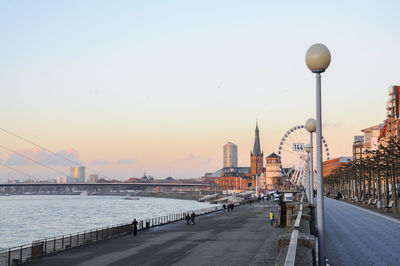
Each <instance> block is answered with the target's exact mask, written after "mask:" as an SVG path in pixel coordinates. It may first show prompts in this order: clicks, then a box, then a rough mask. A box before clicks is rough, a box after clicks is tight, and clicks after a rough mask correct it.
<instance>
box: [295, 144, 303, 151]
mask: <svg viewBox="0 0 400 266" xmlns="http://www.w3.org/2000/svg"><path fill="white" fill-rule="evenodd" d="M293 151H297V152H303V151H304V143H293Z"/></svg>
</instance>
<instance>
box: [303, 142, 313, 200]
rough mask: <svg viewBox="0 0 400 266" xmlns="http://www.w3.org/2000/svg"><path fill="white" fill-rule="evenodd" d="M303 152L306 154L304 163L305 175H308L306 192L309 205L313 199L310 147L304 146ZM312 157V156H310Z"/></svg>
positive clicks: (308, 145)
mask: <svg viewBox="0 0 400 266" xmlns="http://www.w3.org/2000/svg"><path fill="white" fill-rule="evenodd" d="M304 151H305V152H307V157H306V158H307V159H308V160H306V162H307V171H308V172H307V174H308V180H307V182H308V191H307V199H308V202H310V203H311V199H312V198H313V193H314V188H313V185H312V183H311V168H310V160H311V158H310V152H311V145H310V144H306V146H304ZM311 155H312V154H311ZM311 164H312V161H311Z"/></svg>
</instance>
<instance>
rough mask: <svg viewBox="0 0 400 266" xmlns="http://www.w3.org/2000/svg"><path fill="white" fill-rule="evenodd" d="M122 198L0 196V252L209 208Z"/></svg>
mask: <svg viewBox="0 0 400 266" xmlns="http://www.w3.org/2000/svg"><path fill="white" fill-rule="evenodd" d="M139 198H140V200H126V199H124V197H122V196H79V195H68V196H67V195H65V196H64V195H63V196H58V195H43V196H40V195H15V196H14V195H12V196H2V197H0V251H1V250H2V249H4V248H8V247H14V246H18V245H23V244H29V243H31V242H32V241H33V240H38V239H42V238H48V237H54V236H59V235H63V234H71V233H76V232H81V231H84V230H91V229H95V228H99V227H106V226H110V225H116V224H121V223H130V222H132V220H133V218H136V219H145V218H153V217H158V216H163V215H168V214H174V213H180V212H185V211H191V210H197V209H202V208H207V207H210V204H208V203H202V202H197V201H193V200H178V199H164V198H148V197H139Z"/></svg>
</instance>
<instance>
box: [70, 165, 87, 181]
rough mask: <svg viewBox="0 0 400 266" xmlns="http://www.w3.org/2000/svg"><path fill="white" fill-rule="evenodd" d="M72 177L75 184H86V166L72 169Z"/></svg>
mask: <svg viewBox="0 0 400 266" xmlns="http://www.w3.org/2000/svg"><path fill="white" fill-rule="evenodd" d="M71 177H72V178H74V179H75V182H78V183H85V166H80V167H71Z"/></svg>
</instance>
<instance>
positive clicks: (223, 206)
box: [222, 203, 229, 212]
mask: <svg viewBox="0 0 400 266" xmlns="http://www.w3.org/2000/svg"><path fill="white" fill-rule="evenodd" d="M222 208H224V212H225V210H226V205H225V203H224V205H222ZM228 211H229V208H228Z"/></svg>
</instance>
